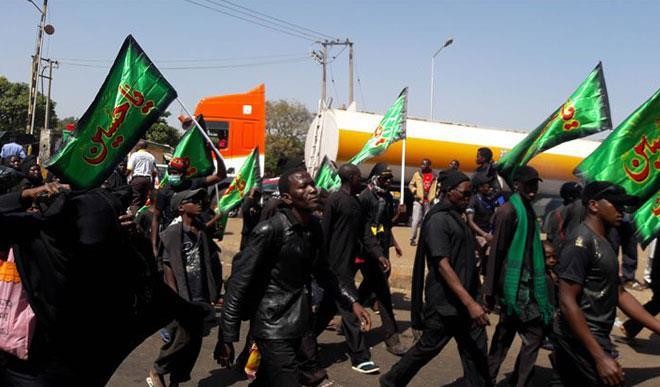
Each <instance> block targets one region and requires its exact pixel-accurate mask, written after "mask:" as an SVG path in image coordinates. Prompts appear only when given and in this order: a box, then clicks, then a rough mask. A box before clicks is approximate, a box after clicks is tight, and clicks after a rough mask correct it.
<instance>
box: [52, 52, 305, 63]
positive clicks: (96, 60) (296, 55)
mask: <svg viewBox="0 0 660 387" xmlns="http://www.w3.org/2000/svg"><path fill="white" fill-rule="evenodd" d="M303 55H305V56H306V55H307V54H303V53H296V54H293V53H291V54H271V55H257V56H243V57H234V58H187V59H180V58H177V59H154V62H155V63H186V62H196V63H201V62H206V63H208V62H233V61H239V60H253V59H271V58H272V59H274V58H299V57H301V56H303ZM57 59H58V60H64V61H69V62H82V63H112V62H114V59H97V58H57Z"/></svg>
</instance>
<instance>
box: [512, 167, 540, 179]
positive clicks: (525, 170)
mask: <svg viewBox="0 0 660 387" xmlns="http://www.w3.org/2000/svg"><path fill="white" fill-rule="evenodd" d="M533 180H538V181H543V179H541V178H540V177H539V172H538V171H537V170H536V169H534V168H533V167H530V166H529V165H525V166H523V167H520V168H518V169H516V171H515V172H514V173H513V181H519V182H522V183H527V182H530V181H533Z"/></svg>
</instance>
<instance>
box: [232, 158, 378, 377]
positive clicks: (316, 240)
mask: <svg viewBox="0 0 660 387" xmlns="http://www.w3.org/2000/svg"><path fill="white" fill-rule="evenodd" d="M279 191H280V193H281V195H282V201H283V203H284V204H285V205H284V206H283V207H282V208H280V209H279V210H278V212H277V213H276V214H275V215H274V216H273V217H272V218H270V219H268V220H266V221H264V222H261V223H260V224H259V225H257V227H256V228H255V230H254V231H253V232H252V234H251V236H250V242H249V243H248V245H247V246H246V247H245V249H244V250H243V251H242V252H241V257H240V259H238V260H237V262H236V263H235V266H234V267H233V268H232V275H231V278H230V280H229V282H228V287H227V293H226V295H225V304H224V312H223V315H222V320H221V329H222V336H221V339H222V341H223V343H224V346H223V353H222V354H221V356H220V360H221V362H223V363H230V362H231V360H232V359H231V358H232V357H233V343H234V342H236V341H238V339H239V333H240V332H239V331H240V325H241V319H242V318H241V317H245V316H246V314H247V315H249V316H248V317H250V318H251V329H252V335H253V336H254V339H255V342H256V344H257V346H258V348H259V350H260V352H261V363H260V365H259V371H258V373H257V379H256V380H255V382H254V384H255V385H268V386H287V387H288V386H296V385H299V361H298V360H297V355H298V349H299V348H300V342H301V338H302V337H303V335H304V334H305V333H306V331H308V329H309V324H310V323H311V313H312V311H311V300H310V288H309V287H310V281H311V276H312V274H313V275H314V277H315V279H316V280H317V281H318V282H319V283H320V284H321V285H322V286H323V287H324V288H325V289H326V291H330V292H332V294H333V296H334V297H335V299H337V301H338V302H340V303H341V304H342V305H343V306H344V307H346V308H347V309H351V310H352V311H353V313H354V314H355V315H356V316H357V317H358V318H359V319H360V321H361V324H362V325H363V328H364V329H365V330H368V329H369V328H370V326H371V321H370V318H369V315H368V313H367V312H366V311H365V310H364V309H363V308H362V306H361V305H360V304H359V303H358V302H357V301H356V300H357V294H355V291H354V290H351V289H349V288H348V287H346V286H342V285H340V283H339V282H338V280H337V277H336V276H335V274H334V273H333V272H332V270H331V269H330V267H329V265H328V262H327V259H326V257H325V256H324V255H323V254H322V252H321V250H320V247H321V246H323V234H322V231H321V226H320V224H319V222H318V220H316V219H315V218H314V217H313V216H312V212H313V211H314V210H315V209H317V208H318V206H319V203H318V191H317V189H316V187H315V186H314V181H313V180H312V178H311V176H310V175H309V174H308V173H307V172H306V171H305V170H304V169H294V170H291V171H287V172H285V173H284V174H283V175H282V176H281V177H280V181H279ZM255 294H256V295H257V297H256V298H255ZM253 308H254V309H253Z"/></svg>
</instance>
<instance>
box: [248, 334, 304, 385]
mask: <svg viewBox="0 0 660 387" xmlns="http://www.w3.org/2000/svg"><path fill="white" fill-rule="evenodd" d="M255 342H256V343H257V347H259V352H261V363H259V370H257V378H256V379H255V380H254V382H252V383H251V384H250V386H253V387H266V386H269V387H291V386H298V385H300V368H299V358H298V350H299V349H300V339H288V340H266V339H260V338H255Z"/></svg>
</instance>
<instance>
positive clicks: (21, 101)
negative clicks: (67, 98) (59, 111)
mask: <svg viewBox="0 0 660 387" xmlns="http://www.w3.org/2000/svg"><path fill="white" fill-rule="evenodd" d="M29 93H30V88H29V86H28V84H27V83H22V82H10V81H9V80H8V79H7V78H5V77H4V76H1V75H0V131H4V130H21V131H22V130H25V128H26V127H27V112H28V99H29ZM48 110H50V115H49V118H48V121H50V122H49V127H50V128H54V127H56V126H57V115H56V114H55V101H53V100H52V99H51V100H50V107H49V109H48ZM45 111H46V97H45V96H44V95H43V94H41V93H39V94H38V97H37V110H36V114H35V121H34V128H35V135H37V136H38V135H39V128H42V127H43V126H44V118H45V117H44V112H45ZM37 138H38V137H37Z"/></svg>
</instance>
